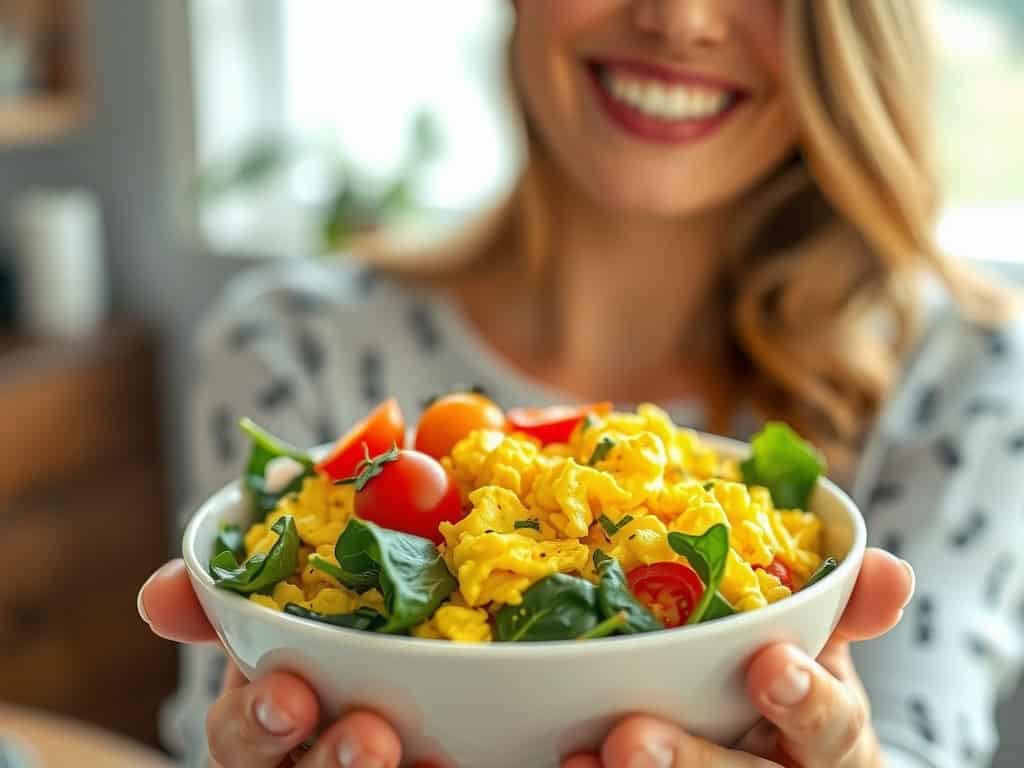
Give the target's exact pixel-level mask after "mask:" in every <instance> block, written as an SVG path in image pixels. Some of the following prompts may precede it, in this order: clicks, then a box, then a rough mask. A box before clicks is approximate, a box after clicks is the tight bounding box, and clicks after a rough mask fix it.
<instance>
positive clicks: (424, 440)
mask: <svg viewBox="0 0 1024 768" xmlns="http://www.w3.org/2000/svg"><path fill="white" fill-rule="evenodd" d="M475 429H494V430H497V431H499V432H502V431H504V430H505V414H503V413H502V412H501V408H499V407H498V406H496V405H495V404H494V403H493V402H491V401H490V400H488V399H487V398H486V397H484V396H483V395H477V394H471V393H464V394H463V393H460V394H454V395H445V396H444V397H441V398H439V399H437V400H435V401H434V402H433V403H432V404H431V405H430V407H428V408H427V410H425V411H424V412H423V415H422V416H421V417H420V423H419V425H418V426H417V427H416V444H415V448H416V450H417V451H422V452H423V453H425V454H427V455H428V456H433V457H434V458H435V459H440V458H442V457H443V456H447V455H448V454H450V453H451V452H452V448H454V447H455V444H456V443H457V442H459V440H461V439H462V438H464V437H465V436H466V435H468V434H469V433H470V432H472V431H473V430H475Z"/></svg>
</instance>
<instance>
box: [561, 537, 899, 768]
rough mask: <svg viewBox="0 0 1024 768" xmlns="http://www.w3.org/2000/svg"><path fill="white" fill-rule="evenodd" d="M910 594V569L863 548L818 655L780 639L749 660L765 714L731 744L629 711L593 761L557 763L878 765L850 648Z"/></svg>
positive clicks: (652, 767) (750, 682)
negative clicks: (843, 604)
mask: <svg viewBox="0 0 1024 768" xmlns="http://www.w3.org/2000/svg"><path fill="white" fill-rule="evenodd" d="M913 592H914V572H913V570H911V568H910V566H909V565H907V564H906V563H905V562H904V561H902V560H898V559H897V558H895V557H893V556H892V555H889V554H887V553H885V552H883V551H881V550H877V549H872V550H868V552H867V553H866V554H865V556H864V567H863V568H862V569H861V573H860V576H859V578H858V579H857V585H856V587H855V589H854V592H853V595H852V596H851V598H850V603H849V605H848V606H847V609H846V612H845V613H844V614H843V618H842V621H841V622H840V623H839V627H838V628H837V629H836V632H835V634H834V635H833V636H832V639H831V641H830V642H829V644H828V646H826V648H825V650H824V651H822V653H821V655H820V656H818V659H817V661H815V660H813V659H811V658H809V657H808V656H806V655H805V654H803V653H802V652H800V651H799V650H797V649H796V648H793V647H790V646H786V645H774V646H770V647H768V648H765V649H764V650H762V651H761V652H760V653H758V654H757V656H755V657H754V659H753V661H752V662H751V664H750V667H749V668H748V670H747V691H748V693H749V694H750V698H751V701H753V703H754V706H756V707H757V709H758V710H760V712H761V714H762V715H764V717H765V720H764V721H762V723H761V724H760V725H758V726H757V727H756V728H755V729H754V730H753V731H751V733H750V734H748V735H747V737H746V738H745V739H744V740H743V742H742V743H741V745H740V746H739V747H738V748H737V749H725V748H723V747H718V746H716V745H714V744H711V743H709V742H706V741H703V740H701V739H697V738H694V737H692V736H690V735H688V734H687V733H685V732H684V731H683V730H681V729H680V728H678V727H676V726H674V725H669V724H668V723H664V722H661V721H660V720H656V719H654V718H650V717H643V716H636V717H631V718H629V719H627V720H625V721H624V722H622V723H620V724H619V725H618V726H617V727H616V728H615V729H614V730H613V731H612V732H611V734H609V736H608V738H607V739H605V742H604V745H603V748H602V750H601V756H600V758H598V757H597V756H596V755H580V756H577V757H574V758H572V759H570V760H568V761H567V762H566V763H565V764H564V765H563V768H697V767H698V766H699V767H700V768H779V767H780V766H784V767H785V768H877V767H878V766H880V765H882V764H883V763H882V759H881V755H880V752H879V747H878V742H877V740H876V739H875V734H874V731H873V730H872V728H871V716H870V708H869V705H868V699H867V696H866V694H865V693H864V689H863V687H862V686H861V684H860V680H859V679H858V678H857V673H856V671H855V670H854V668H853V662H852V660H851V659H850V651H849V644H850V643H851V642H854V641H858V640H868V639H870V638H873V637H877V636H879V635H882V634H885V633H886V632H888V631H889V630H890V629H892V627H894V626H895V625H896V624H897V623H898V622H899V620H900V617H901V616H902V615H903V609H904V608H905V607H906V605H907V603H908V602H910V598H911V596H912V595H913Z"/></svg>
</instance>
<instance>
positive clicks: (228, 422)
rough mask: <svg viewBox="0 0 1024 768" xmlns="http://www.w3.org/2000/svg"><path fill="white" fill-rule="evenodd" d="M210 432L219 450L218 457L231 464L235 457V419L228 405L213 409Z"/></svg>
mask: <svg viewBox="0 0 1024 768" xmlns="http://www.w3.org/2000/svg"><path fill="white" fill-rule="evenodd" d="M210 433H211V435H212V436H213V444H214V446H215V447H216V450H217V458H219V459H220V460H221V462H223V463H224V464H229V463H230V462H232V461H234V458H235V440H236V439H237V438H236V435H235V419H234V417H233V416H232V415H231V411H230V410H228V407H227V406H226V405H222V406H219V407H217V408H214V409H213V413H211V414H210Z"/></svg>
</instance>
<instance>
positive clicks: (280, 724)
mask: <svg viewBox="0 0 1024 768" xmlns="http://www.w3.org/2000/svg"><path fill="white" fill-rule="evenodd" d="M255 713H256V722H257V723H259V724H260V725H261V726H263V729H264V730H265V731H266V732H267V733H269V734H271V735H272V736H287V735H288V734H289V733H291V732H292V730H293V729H294V728H295V721H294V720H292V718H291V717H290V716H289V715H288V713H287V712H283V711H282V710H281V709H280V708H279V707H278V706H277V705H276V704H274V702H273V701H271V699H270V697H269V696H263V697H261V698H259V699H257V700H256V709H255Z"/></svg>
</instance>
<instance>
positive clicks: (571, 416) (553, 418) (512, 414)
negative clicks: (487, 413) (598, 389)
mask: <svg viewBox="0 0 1024 768" xmlns="http://www.w3.org/2000/svg"><path fill="white" fill-rule="evenodd" d="M611 410H612V404H611V403H610V402H603V403H591V404H590V405H553V406H549V407H547V408H513V409H512V410H510V411H508V412H507V413H506V414H505V418H506V420H507V421H508V429H509V431H510V432H523V433H524V434H527V435H530V437H535V438H537V439H538V440H540V442H541V444H543V445H547V444H548V443H567V442H569V437H570V436H571V435H572V431H573V430H574V429H576V425H577V424H579V423H580V422H581V421H583V419H585V418H586V417H587V414H591V413H593V414H596V415H598V416H604V415H606V414H608V413H610V412H611Z"/></svg>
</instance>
